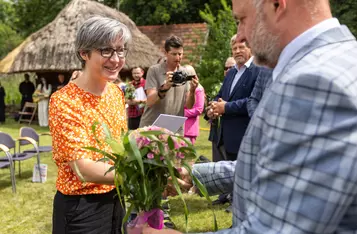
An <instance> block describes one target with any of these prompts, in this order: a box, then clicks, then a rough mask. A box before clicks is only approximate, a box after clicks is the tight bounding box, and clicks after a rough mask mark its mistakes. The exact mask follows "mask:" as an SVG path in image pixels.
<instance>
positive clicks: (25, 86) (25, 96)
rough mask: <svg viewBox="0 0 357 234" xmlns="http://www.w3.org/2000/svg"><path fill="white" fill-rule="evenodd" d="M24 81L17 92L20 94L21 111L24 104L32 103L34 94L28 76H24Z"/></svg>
mask: <svg viewBox="0 0 357 234" xmlns="http://www.w3.org/2000/svg"><path fill="white" fill-rule="evenodd" d="M24 77H25V80H24V81H22V82H21V83H20V86H19V91H20V93H21V111H22V109H23V108H24V105H25V102H33V99H32V95H33V93H34V92H35V85H34V84H33V83H32V82H31V81H30V75H29V74H27V73H26V74H25V75H24Z"/></svg>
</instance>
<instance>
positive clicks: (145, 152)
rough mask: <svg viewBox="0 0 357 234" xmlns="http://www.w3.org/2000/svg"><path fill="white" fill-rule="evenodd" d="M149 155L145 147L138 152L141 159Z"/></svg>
mask: <svg viewBox="0 0 357 234" xmlns="http://www.w3.org/2000/svg"><path fill="white" fill-rule="evenodd" d="M148 153H149V149H148V148H147V147H144V148H142V149H141V150H140V154H141V157H144V156H145V155H147V154H148Z"/></svg>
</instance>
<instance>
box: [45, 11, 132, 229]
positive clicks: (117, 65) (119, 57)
mask: <svg viewBox="0 0 357 234" xmlns="http://www.w3.org/2000/svg"><path fill="white" fill-rule="evenodd" d="M130 40H131V33H130V31H129V29H128V28H127V27H126V26H125V25H124V24H122V23H120V22H119V21H117V20H114V19H109V18H105V17H92V18H90V19H88V20H87V21H85V22H84V23H83V25H82V26H81V27H80V28H79V31H78V33H77V38H76V42H75V46H76V52H77V57H78V58H79V60H80V61H81V62H82V67H83V70H82V72H81V73H79V75H78V77H77V78H76V79H75V80H72V81H71V82H70V83H69V84H68V85H66V86H65V87H63V88H62V89H60V90H59V91H57V92H55V93H54V94H53V95H52V97H51V100H50V109H49V111H50V131H51V135H52V139H53V159H54V160H55V162H56V164H57V166H58V177H57V181H56V187H57V193H56V195H55V197H54V204H53V233H61V234H63V233H66V234H71V233H73V234H74V233H101V234H102V233H115V234H116V233H121V225H122V219H123V217H124V214H125V208H124V207H122V206H121V204H120V202H119V199H118V196H117V193H116V189H115V186H114V172H113V171H111V172H108V173H106V172H107V171H108V169H109V168H110V167H111V164H112V163H111V162H109V163H104V162H102V161H99V160H100V159H101V158H103V156H102V155H101V154H98V153H95V152H92V151H88V150H85V149H84V148H83V147H88V146H92V147H96V148H99V149H101V150H105V151H108V150H109V148H108V146H106V145H99V144H98V143H97V141H96V138H95V136H94V134H93V133H92V131H91V126H92V125H93V124H94V122H95V121H99V122H100V123H104V124H106V125H107V126H108V127H109V128H110V131H111V133H112V135H113V137H114V138H116V139H120V135H121V130H122V129H124V130H126V129H127V123H126V114H125V100H124V95H123V93H122V91H121V90H120V88H119V87H118V86H116V85H115V84H113V83H112V81H114V80H116V79H117V78H118V74H119V71H120V70H121V69H122V68H123V66H124V64H125V56H126V54H127V44H128V43H129V41H130ZM96 135H97V137H99V139H100V140H102V139H103V138H104V133H103V129H102V128H97V132H96Z"/></svg>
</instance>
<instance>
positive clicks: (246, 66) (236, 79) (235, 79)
mask: <svg viewBox="0 0 357 234" xmlns="http://www.w3.org/2000/svg"><path fill="white" fill-rule="evenodd" d="M253 58H254V57H253V56H252V57H250V59H248V61H247V62H246V63H245V64H244V65H243V66H242V67H241V68H240V69H239V67H238V65H237V64H236V65H234V68H235V69H236V70H237V71H238V72H237V74H236V75H235V77H234V80H233V82H232V85H231V90H230V91H229V94H231V93H232V91H233V89H234V87H235V86H236V84H237V82H238V80H239V79H240V77H241V76H242V75H243V73H244V72H245V70H246V69H247V68H249V67H250V65H251V64H252V62H253Z"/></svg>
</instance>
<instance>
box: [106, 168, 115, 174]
mask: <svg viewBox="0 0 357 234" xmlns="http://www.w3.org/2000/svg"><path fill="white" fill-rule="evenodd" d="M114 169H115V166H112V167H110V168H109V170H108V171H106V172H105V173H104V175H106V174H107V173H109V172H111V171H113V170H114Z"/></svg>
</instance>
